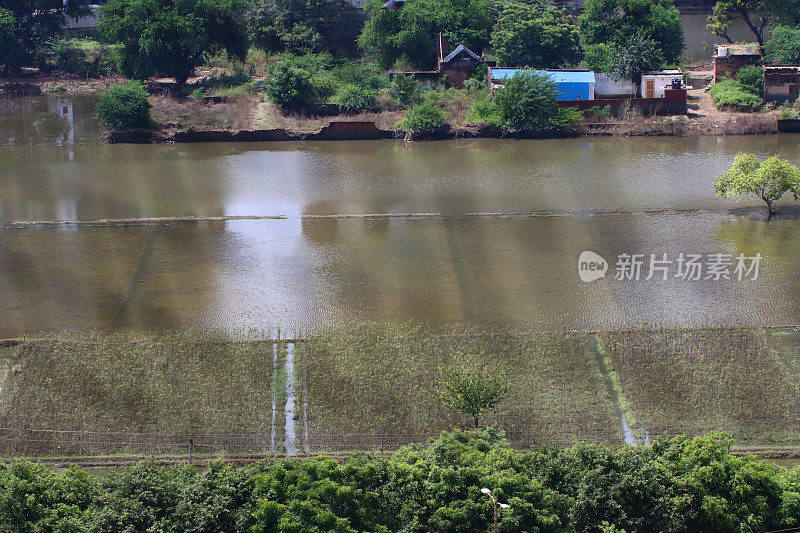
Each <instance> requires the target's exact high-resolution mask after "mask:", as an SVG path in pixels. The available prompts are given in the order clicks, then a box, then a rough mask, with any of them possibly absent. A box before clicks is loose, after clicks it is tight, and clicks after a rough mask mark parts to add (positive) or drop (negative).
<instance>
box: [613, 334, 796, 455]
mask: <svg viewBox="0 0 800 533" xmlns="http://www.w3.org/2000/svg"><path fill="white" fill-rule="evenodd" d="M602 337H603V338H604V340H605V343H606V347H607V349H608V351H609V353H610V356H611V359H612V361H613V365H614V367H615V369H616V372H617V374H618V376H619V379H620V381H621V384H622V387H623V389H624V392H625V395H626V397H627V398H628V400H629V401H630V403H631V408H632V409H633V411H634V412H635V415H636V419H637V422H638V425H639V426H640V427H639V429H640V430H642V431H648V432H649V433H650V434H652V435H664V434H679V433H680V434H701V433H707V432H708V431H710V430H713V429H717V430H722V431H726V432H728V433H730V434H731V435H733V436H734V437H735V438H736V441H737V443H738V444H741V445H755V444H760V445H768V444H796V443H797V442H798V439H800V419H798V417H797V413H798V408H800V395H799V394H798V393H800V344H799V343H798V337H797V334H796V333H794V332H789V331H786V330H772V329H741V328H718V329H714V328H708V329H686V330H676V329H658V330H632V331H621V332H614V333H606V334H603V335H602Z"/></svg>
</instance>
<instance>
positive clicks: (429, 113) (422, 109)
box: [395, 102, 447, 133]
mask: <svg viewBox="0 0 800 533" xmlns="http://www.w3.org/2000/svg"><path fill="white" fill-rule="evenodd" d="M446 124H447V117H445V115H444V111H442V108H441V107H439V106H437V105H435V104H433V103H431V102H423V103H421V104H417V105H414V106H412V107H410V108H409V109H407V110H406V112H405V115H403V118H402V119H401V120H400V121H399V122H398V123H397V124H395V127H397V128H398V129H401V130H403V131H407V132H409V133H417V132H426V131H431V130H435V129H437V128H441V127H442V126H444V125H446Z"/></svg>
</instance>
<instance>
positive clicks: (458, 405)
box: [438, 355, 508, 428]
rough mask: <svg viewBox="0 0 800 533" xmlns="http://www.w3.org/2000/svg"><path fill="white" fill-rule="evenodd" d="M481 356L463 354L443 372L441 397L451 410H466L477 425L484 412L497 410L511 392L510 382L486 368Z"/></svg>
mask: <svg viewBox="0 0 800 533" xmlns="http://www.w3.org/2000/svg"><path fill="white" fill-rule="evenodd" d="M482 359H483V358H482V357H481V356H474V355H473V356H466V357H465V356H462V357H459V358H458V361H457V362H456V363H455V364H453V365H451V366H450V367H449V368H447V369H446V370H445V371H444V379H443V380H442V381H441V382H440V383H439V391H438V392H439V398H441V400H442V402H443V403H444V404H445V405H446V406H447V407H448V408H449V409H451V410H453V411H458V412H460V413H463V414H465V415H467V416H469V417H470V418H472V419H473V421H474V422H475V427H476V428H477V427H478V425H479V424H480V417H481V414H483V412H484V411H489V410H492V409H494V408H495V407H496V406H497V404H498V403H499V402H500V401H501V400H502V399H503V398H505V397H506V394H508V384H507V383H506V382H505V380H504V379H502V378H501V377H499V376H498V375H497V369H490V368H487V367H486V365H485V364H484V361H482Z"/></svg>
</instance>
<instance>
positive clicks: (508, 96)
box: [494, 71, 577, 131]
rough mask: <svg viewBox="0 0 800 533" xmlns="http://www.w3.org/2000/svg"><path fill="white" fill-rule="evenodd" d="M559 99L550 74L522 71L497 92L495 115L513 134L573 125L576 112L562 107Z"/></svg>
mask: <svg viewBox="0 0 800 533" xmlns="http://www.w3.org/2000/svg"><path fill="white" fill-rule="evenodd" d="M557 96H558V90H557V89H556V84H555V83H554V82H553V81H552V80H551V79H550V78H549V77H548V76H547V75H545V74H538V73H536V72H533V71H519V72H517V73H516V74H514V77H512V78H511V79H508V80H506V82H505V85H504V86H503V88H502V89H498V90H497V91H496V92H495V96H494V106H495V107H496V109H497V111H496V112H495V116H497V117H498V120H499V123H500V125H501V126H502V127H504V128H506V129H508V130H511V131H524V130H535V129H539V128H550V127H558V126H565V125H568V124H571V123H572V122H573V121H574V120H575V119H576V118H577V115H576V110H573V109H569V108H563V109H562V108H561V107H559V105H558V102H557V100H556V98H557Z"/></svg>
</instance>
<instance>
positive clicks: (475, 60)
mask: <svg viewBox="0 0 800 533" xmlns="http://www.w3.org/2000/svg"><path fill="white" fill-rule="evenodd" d="M481 62H482V60H481V57H480V56H479V55H478V54H476V53H475V52H473V51H472V50H470V49H469V48H467V47H466V46H464V45H463V44H459V45H458V46H457V47H456V49H455V50H453V51H452V52H450V53H449V54H447V56H446V57H443V58H441V59H440V60H439V72H440V73H441V75H442V76H447V79H448V81H449V82H450V83H452V84H453V85H454V86H455V87H458V88H459V89H460V88H461V87H463V86H464V82H465V81H467V80H468V79H470V78H471V77H472V75H473V74H474V73H475V67H477V66H478V65H479V64H480V63H481Z"/></svg>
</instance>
